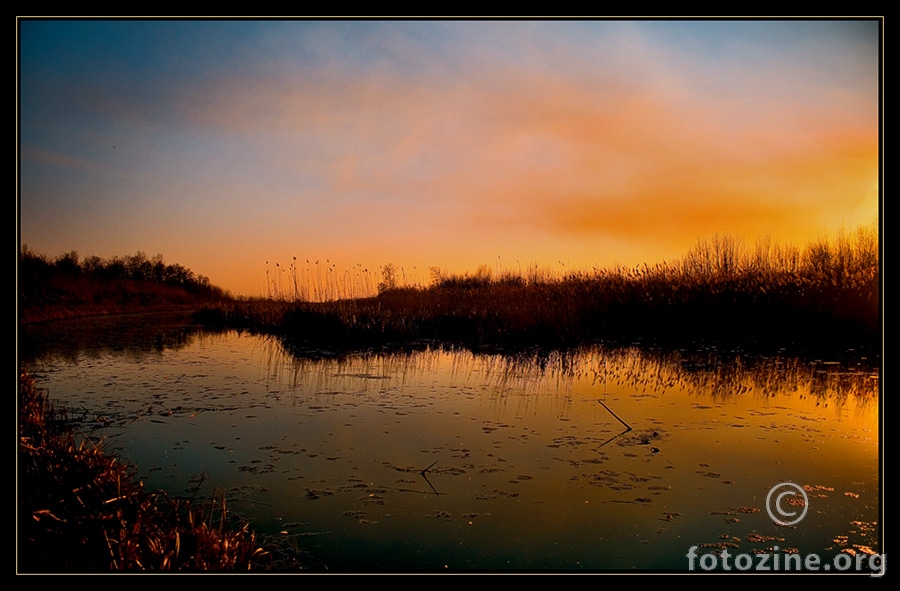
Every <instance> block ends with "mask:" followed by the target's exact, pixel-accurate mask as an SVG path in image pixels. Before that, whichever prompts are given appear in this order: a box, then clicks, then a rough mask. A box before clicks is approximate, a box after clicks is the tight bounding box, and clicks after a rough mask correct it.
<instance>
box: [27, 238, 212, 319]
mask: <svg viewBox="0 0 900 591" xmlns="http://www.w3.org/2000/svg"><path fill="white" fill-rule="evenodd" d="M229 297H230V296H229V294H228V293H227V292H225V291H224V290H223V289H222V288H220V287H217V286H215V285H212V284H211V283H210V280H209V278H208V277H205V276H203V275H199V274H195V273H194V272H193V271H191V270H190V269H188V268H186V267H183V266H181V265H178V264H166V263H165V261H164V259H163V255H161V254H158V255H156V256H154V257H152V258H148V257H147V255H146V254H145V253H143V252H141V251H138V252H137V253H136V254H133V255H127V256H124V257H118V256H116V257H113V258H110V259H102V258H100V257H97V256H89V257H87V258H84V259H80V258H79V255H78V252H77V251H70V252H67V253H63V254H61V255H59V256H57V257H56V258H55V259H51V258H49V257H47V256H46V255H43V254H39V253H36V252H34V251H32V250H30V249H29V248H28V246H27V245H23V246H22V248H21V250H20V252H19V320H20V322H32V321H36V320H48V319H56V318H66V317H74V316H87V315H100V314H110V313H118V312H130V311H135V310H136V309H147V308H149V307H154V306H156V307H170V308H171V307H172V306H187V307H193V308H196V307H198V306H200V305H201V304H204V303H207V302H210V301H216V300H222V299H227V298H229Z"/></svg>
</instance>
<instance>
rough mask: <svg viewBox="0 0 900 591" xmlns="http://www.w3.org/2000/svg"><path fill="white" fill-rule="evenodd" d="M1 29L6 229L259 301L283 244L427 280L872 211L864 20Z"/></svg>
mask: <svg viewBox="0 0 900 591" xmlns="http://www.w3.org/2000/svg"><path fill="white" fill-rule="evenodd" d="M18 25H19V30H18V35H19V36H18V44H19V45H18V48H19V51H18V68H19V78H18V100H19V102H18V109H19V111H18V113H19V128H18V133H19V136H18V143H19V154H18V156H19V162H18V165H19V176H18V214H19V242H20V244H25V245H27V246H28V247H29V249H31V250H33V251H37V252H39V253H43V254H46V255H48V256H51V257H55V256H56V255H59V254H61V253H63V252H69V251H72V250H75V251H77V252H78V253H79V254H80V255H81V256H82V257H85V256H89V255H97V256H101V257H104V258H109V257H113V256H124V255H127V254H133V253H136V252H138V251H142V252H145V253H146V254H147V255H148V256H151V257H152V256H154V255H156V254H158V253H159V254H163V255H164V257H165V261H166V262H167V263H169V264H173V263H178V264H181V265H183V266H185V267H188V268H190V269H192V270H193V271H194V272H196V273H199V274H203V275H206V276H207V277H209V279H210V280H211V282H212V283H213V284H215V285H219V286H221V287H223V288H225V289H227V290H229V291H231V292H232V293H233V294H235V295H245V296H259V295H267V294H268V293H271V292H272V289H273V283H274V286H275V288H276V290H279V289H280V293H284V292H285V290H286V289H287V288H286V287H285V285H286V283H275V278H276V277H278V273H279V272H280V273H281V277H284V274H285V273H286V272H287V273H290V272H292V271H290V270H289V269H291V267H290V266H289V265H292V264H295V261H296V264H297V265H298V267H300V268H301V270H302V274H309V273H310V272H311V270H312V271H313V272H315V270H317V269H318V272H319V273H321V270H322V269H323V268H328V266H330V268H331V269H332V271H329V272H331V273H336V274H344V275H348V274H350V273H357V274H358V273H359V270H361V269H366V270H367V271H368V273H370V274H373V275H376V274H378V269H379V268H380V267H381V266H383V265H385V264H387V263H392V264H393V265H395V266H396V268H397V269H398V271H399V272H402V275H403V276H404V277H405V278H406V280H407V282H412V283H415V282H417V281H418V282H421V283H427V282H428V281H429V268H431V267H439V268H441V269H443V270H446V271H450V272H454V273H465V272H474V271H475V270H476V269H477V268H478V267H479V266H481V265H487V266H488V267H489V268H491V269H492V270H494V271H497V272H508V271H512V272H518V271H520V270H523V271H524V270H526V269H527V268H529V267H531V266H534V265H537V266H539V267H541V268H546V269H551V270H557V271H559V270H579V269H590V268H592V267H595V266H597V267H612V266H615V265H628V266H632V265H637V264H640V263H644V262H646V263H650V264H653V263H656V262H660V261H663V260H674V259H677V258H679V257H680V256H682V255H683V254H685V253H686V252H687V250H688V249H690V248H691V246H693V245H695V244H696V243H697V241H698V240H700V239H708V238H710V237H712V236H714V235H716V234H731V235H735V236H739V237H742V238H743V239H744V241H745V243H746V244H753V243H754V242H755V240H756V239H758V238H759V237H762V236H768V237H770V239H772V240H773V241H776V242H779V243H791V244H796V245H799V246H802V245H803V244H805V243H806V242H807V241H809V240H812V239H816V238H818V237H822V236H827V235H830V234H834V233H835V232H837V231H838V230H839V229H840V228H841V227H844V228H847V229H853V228H855V227H857V226H858V225H861V224H868V223H872V222H874V221H876V220H877V219H878V211H879V180H880V177H879V133H880V131H881V127H880V122H879V112H880V110H879V99H880V92H881V91H880V85H879V83H880V81H881V79H882V72H881V69H880V65H879V60H880V56H881V55H882V46H881V42H880V38H879V22H878V21H877V20H783V21H780V20H774V21H773V20H766V21H750V20H730V21H714V20H702V21H679V20H635V21H617V20H573V21H505V20H494V21H466V20H436V21H387V20H385V21H382V20H356V21H315V20H309V21H307V20H274V21H265V20H261V21H240V20H219V21H215V20H210V21H203V20H192V21H182V20H155V21H142V20H103V21H90V20H20V21H19V22H18ZM307 261H308V262H307ZM316 261H319V264H318V266H316ZM276 263H278V265H279V266H278V267H276V266H275V264H276Z"/></svg>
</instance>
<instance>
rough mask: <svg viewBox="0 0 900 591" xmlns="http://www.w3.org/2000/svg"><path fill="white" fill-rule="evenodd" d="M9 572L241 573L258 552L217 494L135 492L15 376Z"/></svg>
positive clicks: (126, 476) (124, 472)
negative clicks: (13, 539)
mask: <svg viewBox="0 0 900 591" xmlns="http://www.w3.org/2000/svg"><path fill="white" fill-rule="evenodd" d="M18 464H19V483H18V484H19V494H18V548H17V554H18V570H19V571H20V572H31V573H37V572H40V573H61V572H110V571H247V570H252V569H254V568H256V567H259V566H260V561H262V560H264V558H265V554H266V553H265V552H264V551H263V550H262V549H261V548H260V547H259V546H258V545H257V540H256V536H255V534H253V533H252V532H250V531H249V529H248V526H247V524H244V523H235V522H234V521H233V520H231V519H229V517H228V515H227V512H226V508H225V500H224V496H223V497H221V498H220V499H215V498H214V499H213V500H211V501H210V502H209V503H208V504H206V503H204V505H205V506H204V507H200V506H197V505H196V504H195V503H192V502H191V501H188V500H184V499H174V498H171V497H168V496H167V495H166V494H164V493H155V494H154V493H149V492H147V491H145V490H144V487H143V485H142V483H141V482H140V481H138V480H137V479H136V478H135V476H134V473H133V472H132V471H131V470H130V469H129V468H128V467H127V466H125V465H123V464H122V463H121V462H120V461H118V460H117V459H116V458H115V457H112V456H109V455H107V454H105V453H104V452H103V451H102V449H101V447H100V446H99V444H97V443H96V442H94V441H93V440H91V439H90V438H87V437H81V438H78V437H76V436H75V434H74V433H73V431H72V429H71V423H70V422H69V421H68V419H67V416H66V413H64V412H61V411H59V410H57V409H55V408H54V407H53V406H52V405H51V404H50V403H49V402H48V400H47V399H46V397H45V396H44V395H43V394H42V392H41V391H40V390H39V389H38V388H37V387H35V384H34V381H33V379H32V377H31V376H30V375H29V374H28V373H27V372H24V371H23V372H21V373H20V378H19V457H18Z"/></svg>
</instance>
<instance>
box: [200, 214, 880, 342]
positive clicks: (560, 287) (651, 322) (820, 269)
mask: <svg viewBox="0 0 900 591" xmlns="http://www.w3.org/2000/svg"><path fill="white" fill-rule="evenodd" d="M333 268H334V267H333V265H332V266H331V267H330V268H329V270H327V271H326V273H327V274H325V275H322V274H317V275H321V276H322V277H323V279H322V281H321V283H319V282H318V277H317V283H316V285H315V286H314V288H313V289H312V290H311V293H312V294H314V295H316V296H324V297H319V298H317V299H319V300H322V301H302V300H285V299H282V300H279V301H278V302H274V301H271V300H268V301H255V302H244V303H229V304H227V305H226V306H231V307H230V308H225V307H221V306H220V307H217V309H216V310H214V311H212V310H211V311H209V313H208V315H207V320H211V321H218V322H223V323H226V324H230V325H237V326H243V327H247V328H252V329H258V330H263V331H265V332H272V333H275V334H280V335H282V336H285V337H286V338H288V339H290V340H293V341H297V342H306V343H309V344H310V345H317V344H323V343H324V344H328V345H329V346H335V345H342V346H348V347H368V346H379V345H385V344H399V343H409V342H411V341H417V340H439V341H443V342H447V343H451V344H460V345H464V346H469V347H475V348H478V347H493V346H497V347H528V346H532V345H539V346H552V347H568V346H574V345H577V344H580V343H585V342H598V341H633V340H647V341H653V342H669V343H673V344H677V343H684V342H687V341H694V340H714V341H717V342H721V343H727V344H730V345H748V346H753V345H764V346H771V345H778V346H793V347H801V348H803V347H817V346H829V347H847V346H857V347H864V348H873V349H874V348H876V347H877V341H878V337H879V335H880V319H879V293H880V292H879V280H880V273H879V249H878V233H877V227H876V226H875V225H874V224H873V225H871V226H864V227H860V228H859V229H857V230H856V231H854V232H845V231H839V232H838V233H837V235H836V236H835V237H833V238H830V239H829V238H827V237H823V238H821V239H819V240H816V241H813V242H811V243H809V244H808V245H806V246H805V247H804V248H802V249H801V248H798V247H795V246H792V245H779V244H775V243H773V242H772V241H771V240H769V239H766V238H763V239H760V240H757V241H756V242H755V243H754V244H753V246H752V247H748V246H747V245H746V244H745V243H744V241H743V240H742V239H740V238H738V237H733V236H721V235H718V236H714V237H712V238H710V239H708V240H701V241H698V243H697V244H696V245H695V246H694V247H693V248H692V249H691V250H690V251H689V252H687V253H686V254H685V255H684V256H683V257H682V258H680V259H678V260H675V261H672V262H661V263H657V264H655V265H648V264H644V265H639V266H636V267H621V266H619V267H614V268H611V269H604V268H598V267H595V268H593V269H589V270H579V271H564V272H561V271H555V272H554V271H541V270H539V269H536V268H528V269H526V270H525V271H524V272H523V271H521V270H519V271H517V272H513V271H511V270H508V269H501V268H500V265H499V263H498V265H497V271H496V272H494V271H493V270H492V269H491V268H490V267H487V266H482V267H480V268H479V269H478V270H476V272H475V273H473V274H462V275H454V274H451V273H447V272H443V271H441V270H440V269H436V268H432V270H431V276H432V283H431V285H430V286H428V287H424V286H421V285H418V284H413V285H410V284H408V283H405V282H403V278H404V276H405V273H404V272H399V273H398V269H397V268H396V267H394V266H393V265H386V266H385V267H382V269H381V281H379V282H378V283H377V287H376V290H375V291H377V295H375V294H374V293H372V292H371V291H370V289H369V288H370V286H371V283H372V282H371V281H368V282H367V283H366V284H365V285H366V291H364V292H363V293H364V294H365V296H364V297H358V296H355V295H354V293H355V292H353V291H352V290H351V291H349V292H345V291H343V290H344V286H345V284H341V283H340V282H336V278H337V276H338V275H337V274H336V273H335V272H334V271H331V270H330V269H333ZM347 285H351V286H352V285H357V284H354V283H352V282H350V283H349V284H347ZM345 293H348V294H350V295H351V296H353V297H341V296H342V295H343V294H345Z"/></svg>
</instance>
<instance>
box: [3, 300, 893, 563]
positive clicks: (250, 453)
mask: <svg viewBox="0 0 900 591" xmlns="http://www.w3.org/2000/svg"><path fill="white" fill-rule="evenodd" d="M20 355H21V357H22V358H23V360H26V361H28V362H29V363H30V366H31V370H32V373H34V374H35V376H36V377H37V379H38V385H39V386H41V387H43V388H44V389H46V390H47V391H49V395H50V397H51V399H52V400H53V401H54V402H56V403H57V404H60V405H63V406H66V407H68V408H69V409H71V411H70V414H71V415H73V416H82V415H83V416H84V417H85V418H86V419H88V425H91V426H93V427H95V428H96V430H95V432H94V435H96V436H103V437H105V441H106V445H107V446H108V448H109V449H111V450H115V451H116V452H117V453H119V454H121V455H122V456H124V457H125V458H127V459H128V460H130V461H132V462H134V463H135V464H136V466H137V470H138V473H139V474H140V475H141V477H142V479H143V480H144V482H145V484H146V486H147V487H148V488H150V489H158V488H159V489H164V490H165V491H167V492H168V493H170V494H178V495H186V496H190V495H192V494H197V495H200V496H203V495H207V496H208V495H211V494H214V493H215V494H218V493H222V492H224V493H225V496H226V499H227V503H228V507H229V509H230V510H232V511H235V512H237V513H238V514H240V515H241V516H242V517H243V518H245V519H247V520H248V521H249V522H250V523H251V526H252V528H253V529H255V530H256V531H257V532H259V533H260V534H268V535H272V536H274V537H275V538H276V539H277V540H278V541H279V542H280V544H281V546H282V548H283V549H284V551H287V552H292V553H294V554H295V555H296V556H297V557H298V559H299V560H300V562H301V563H302V564H304V565H305V567H306V568H307V569H309V570H316V571H324V570H326V569H327V570H329V571H331V572H470V571H490V572H493V571H548V572H550V571H564V572H582V571H584V572H592V571H638V572H643V571H659V570H665V571H686V570H687V569H688V559H687V558H686V554H687V552H688V550H689V548H690V547H692V546H697V547H698V552H699V553H701V554H702V553H708V552H721V550H722V549H727V550H728V551H729V552H731V553H732V554H735V553H753V552H766V551H771V550H773V549H774V547H776V546H777V547H778V549H779V550H778V551H781V552H784V551H787V552H798V553H800V554H801V555H803V554H808V553H818V554H819V555H820V556H821V557H822V558H823V561H824V560H831V557H832V556H834V555H836V554H838V553H840V552H842V551H843V552H850V553H859V552H867V551H872V549H874V551H878V548H879V546H880V543H881V533H880V532H881V524H880V523H879V500H880V496H881V495H880V490H881V489H880V484H879V462H878V459H879V433H878V427H879V417H878V408H879V404H878V395H879V394H878V392H879V388H878V383H879V376H878V370H877V365H874V364H869V363H867V362H866V361H865V360H853V361H847V360H842V361H837V360H831V359H821V360H815V361H811V362H810V361H801V360H799V359H795V358H792V357H789V356H787V355H785V356H778V357H759V356H754V355H749V354H747V355H740V354H735V353H725V352H717V351H714V350H707V351H701V352H686V351H674V352H673V351H669V352H661V351H648V350H642V349H639V348H626V349H612V350H607V349H603V348H601V347H596V348H592V349H587V350H584V351H581V352H578V353H572V354H565V355H563V354H545V355H538V354H534V355H531V356H518V357H516V358H510V357H504V356H501V355H475V354H472V353H470V352H452V351H445V350H441V349H439V348H436V349H431V348H425V349H423V350H421V351H415V352H409V353H390V354H375V353H372V354H361V355H351V356H333V355H328V354H327V352H318V353H317V354H316V355H314V356H313V357H310V356H309V353H307V356H306V357H297V356H295V355H292V354H291V353H290V352H288V351H286V350H285V348H284V347H283V346H282V345H281V343H279V342H278V341H276V340H273V339H269V338H261V337H257V336H251V335H247V334H239V333H237V332H227V333H218V334H216V333H208V332H203V331H198V330H197V329H191V328H187V327H184V326H181V325H180V324H179V323H177V322H175V321H171V322H167V323H159V322H158V320H148V319H147V318H142V319H138V318H137V317H136V318H135V319H130V320H126V321H125V323H124V324H121V323H117V321H114V320H112V319H107V320H104V321H102V322H97V321H92V322H85V321H79V322H74V321H70V322H65V323H55V324H53V325H44V326H42V327H40V328H33V329H32V328H30V329H29V330H28V331H27V332H26V333H24V336H23V338H22V341H21V348H20ZM629 427H630V429H629ZM782 482H793V483H796V484H798V485H800V486H802V487H804V488H805V490H806V492H807V493H808V499H809V504H808V507H807V509H808V511H807V514H806V516H805V517H804V519H803V520H802V521H800V522H798V523H796V524H795V525H792V526H781V525H777V524H775V523H774V522H773V519H772V518H771V517H770V516H769V515H768V513H767V508H766V497H767V494H768V492H769V490H770V489H771V488H772V487H773V486H774V485H776V484H778V483H782ZM801 508H802V507H801Z"/></svg>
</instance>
